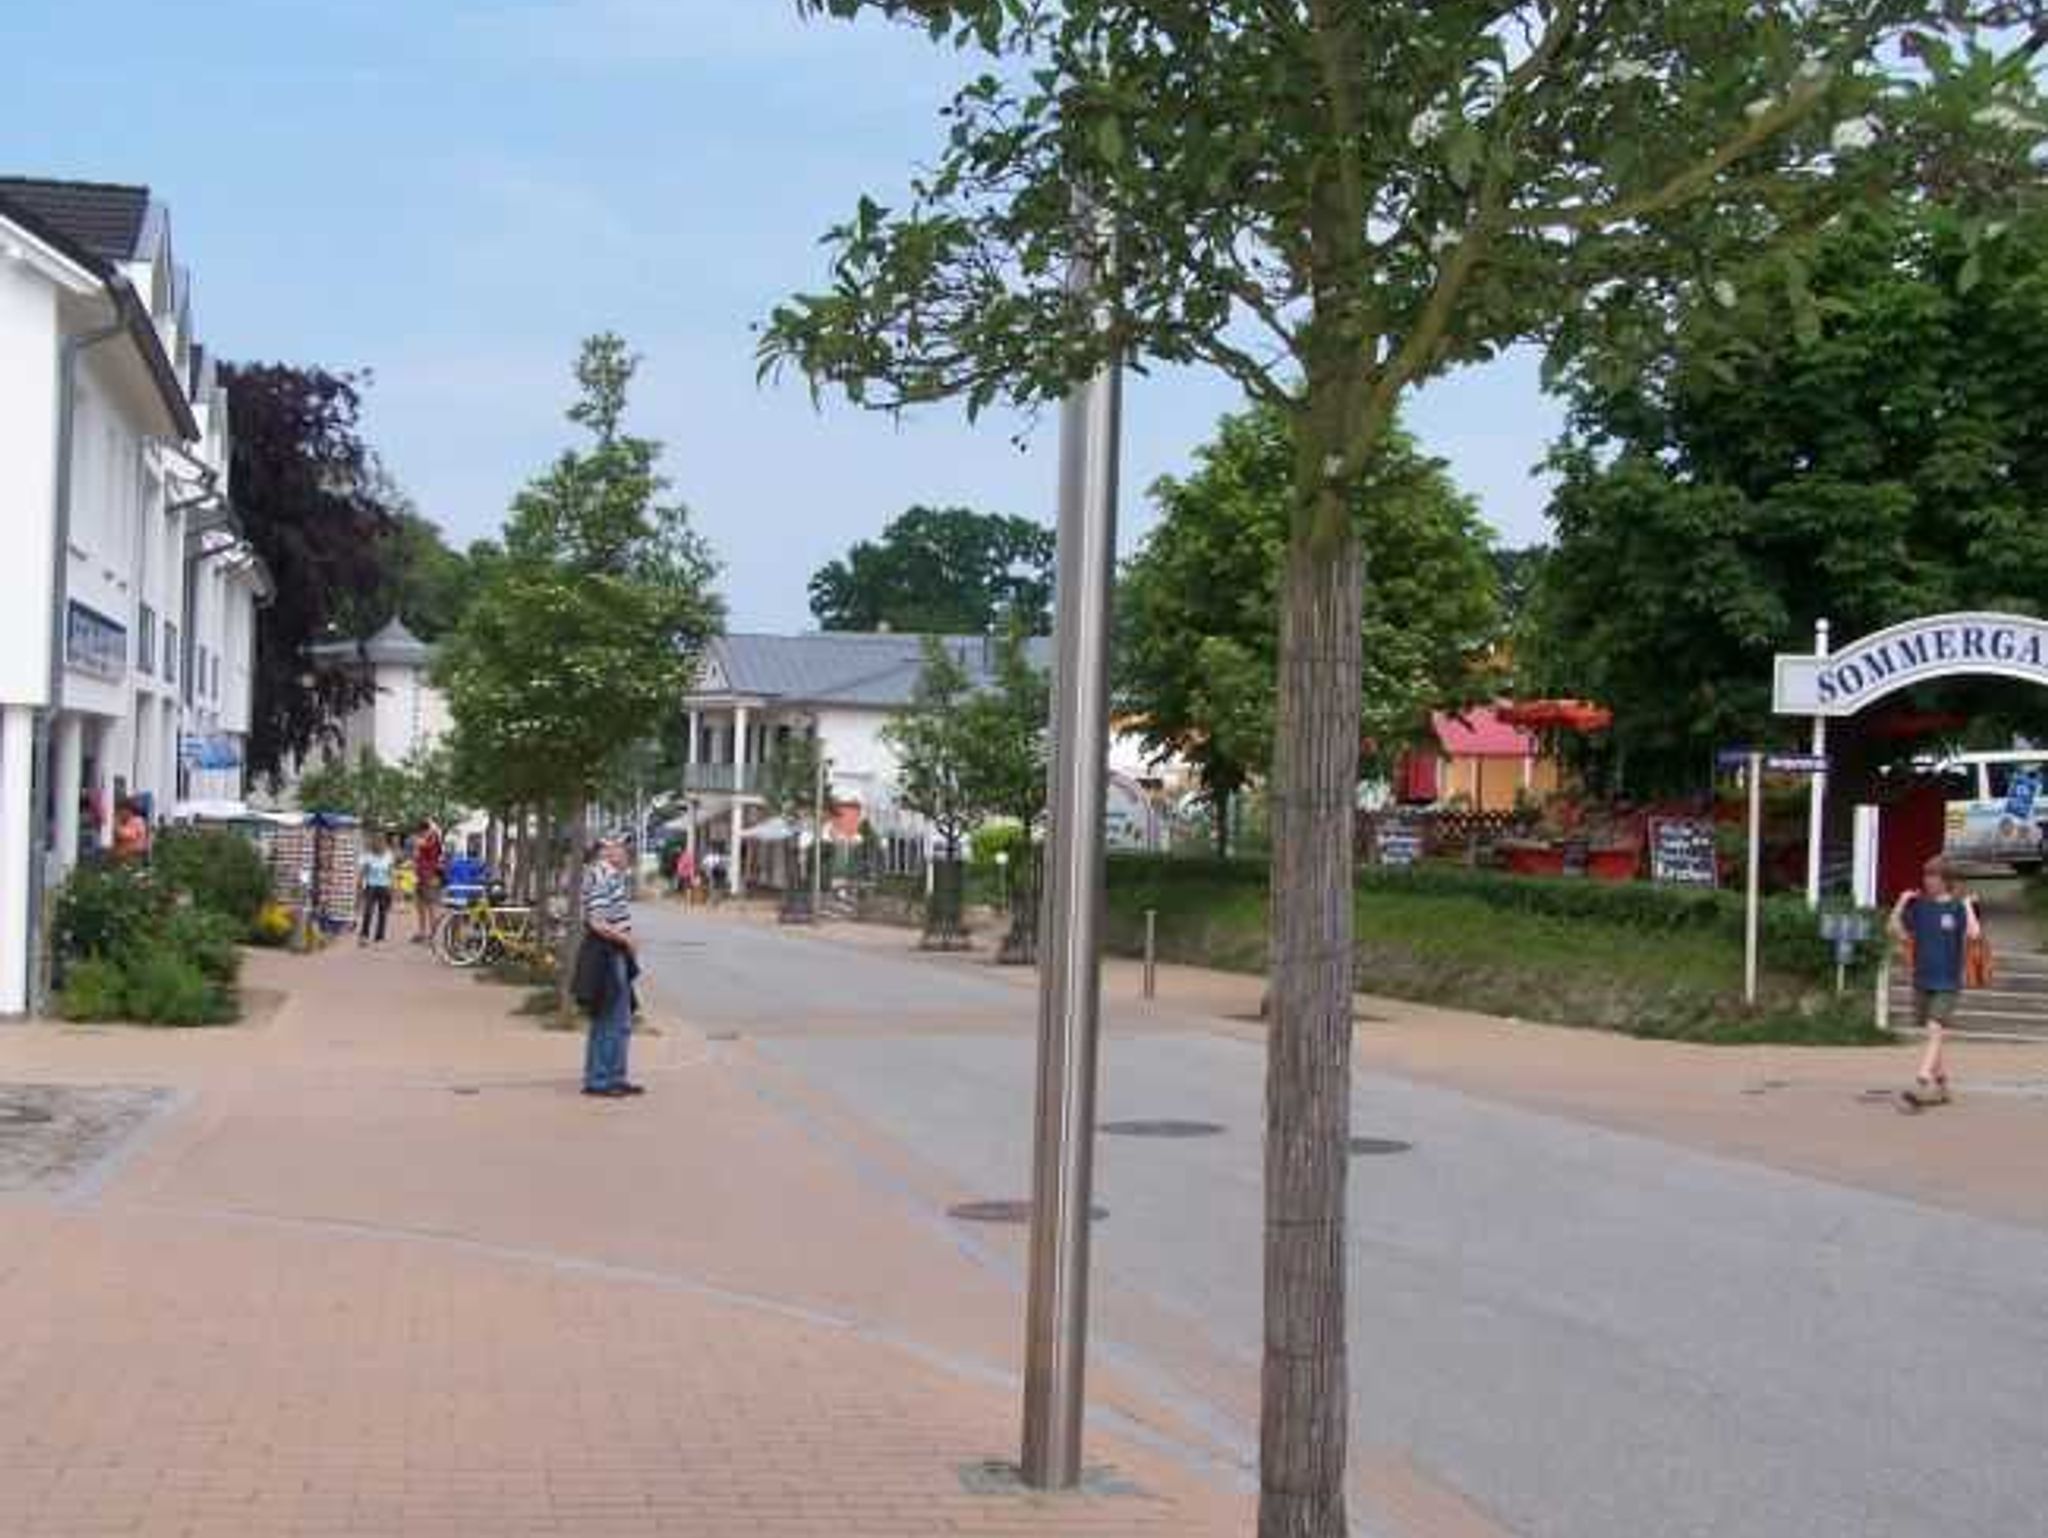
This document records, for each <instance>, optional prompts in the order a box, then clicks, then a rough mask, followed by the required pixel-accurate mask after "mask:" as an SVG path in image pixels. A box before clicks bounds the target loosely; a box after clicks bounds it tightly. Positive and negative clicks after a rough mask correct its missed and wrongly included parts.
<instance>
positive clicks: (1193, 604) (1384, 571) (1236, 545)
mask: <svg viewBox="0 0 2048 1538" xmlns="http://www.w3.org/2000/svg"><path fill="white" fill-rule="evenodd" d="M1197 458H1198V460H1199V467H1198V468H1197V469H1196V471H1195V473H1194V474H1192V475H1190V476H1189V477H1187V478H1186V479H1185V480H1176V479H1174V478H1172V477H1167V478H1164V479H1162V480H1160V481H1159V482H1158V483H1157V484H1156V485H1155V486H1154V487H1153V488H1152V496H1153V499H1154V501H1155V502H1157V503H1158V505H1159V509H1160V513H1161V519H1160V522H1159V524H1158V525H1157V526H1156V527H1155V528H1154V529H1153V531H1152V533H1151V534H1150V535H1149V536H1147V538H1146V541H1145V543H1144V545H1143V546H1142V547H1141V548H1140V550H1139V551H1138V553H1137V555H1135V556H1134V557H1133V558H1132V559H1131V561H1130V562H1129V564H1128V565H1127V566H1126V567H1125V570H1124V575H1123V581H1122V584H1121V587H1120V590H1119V604H1120V608H1119V613H1118V621H1119V624H1118V635H1119V646H1118V654H1117V677H1116V681H1117V703H1118V708H1119V709H1121V710H1123V711H1125V712H1127V713H1128V714H1129V715H1130V716H1131V717H1132V718H1133V719H1134V720H1135V721H1136V722H1137V724H1138V730H1139V732H1140V734H1141V735H1142V737H1143V739H1144V741H1145V743H1146V745H1147V746H1148V747H1149V748H1151V749H1152V750H1154V751H1157V752H1161V753H1166V752H1173V753H1178V754H1179V755H1180V756H1181V757H1183V758H1185V759H1186V760H1188V762H1189V763H1190V764H1192V765H1193V766H1194V768H1195V771H1196V773H1197V774H1198V775H1199V776H1200V778H1201V781H1202V787H1203V790H1204V791H1205V792H1206V794H1207V796H1208V800H1209V805H1210V810H1211V813H1212V816H1213V817H1214V822H1215V838H1216V849H1217V853H1219V854H1223V853H1226V852H1227V851H1228V829H1229V826H1230V803H1231V800H1232V798H1233V797H1234V796H1236V795H1237V794H1238V793H1239V792H1240V791H1242V790H1243V789H1244V788H1245V787H1246V785H1248V784H1249V783H1251V782H1252V781H1254V780H1256V779H1258V778H1260V777H1262V776H1264V775H1265V773H1266V772H1267V767H1268V765H1269V764H1270V763H1271V761H1272V751H1273V720H1274V688H1275V685H1274V679H1275V673H1276V667H1275V655H1274V653H1275V650H1276V645H1277V641H1278V634H1279V623H1278V615H1277V613H1276V595H1277V591H1278V588H1279V585H1280V575H1281V565H1282V561H1283V559H1284V553H1285V550H1286V545H1287V525H1288V516H1289V509H1290V508H1291V507H1292V505H1293V497H1294V493H1293V487H1292V475H1293V445H1292V442H1291V438H1290V434H1289V431H1288V426H1287V422H1286V420H1285V418H1284V417H1282V416H1281V414H1280V413H1279V412H1277V411H1274V410H1272V409H1270V408H1255V409H1254V410H1252V411H1249V412H1245V413H1242V414H1239V415H1235V416H1229V417H1225V418H1224V419H1223V421H1222V422H1221V423H1220V424H1219V425H1218V428H1217V433H1216V437H1215V439H1214V441H1213V442H1211V443H1209V444H1207V445H1206V446H1204V447H1203V448H1202V449H1200V450H1199V451H1198V452H1197ZM1356 517H1357V519H1358V524H1359V530H1360V537H1361V540H1362V542H1363V545H1364V549H1365V563H1366V569H1367V570H1368V571H1370V572H1372V573H1373V574H1374V578H1375V580H1374V581H1373V583H1372V584H1371V585H1370V586H1369V587H1368V588H1367V589H1366V591H1365V597H1364V603H1363V606H1362V613H1361V616H1360V626H1361V634H1362V641H1361V646H1360V654H1361V657H1362V659H1363V668H1362V671H1361V675H1360V681H1359V688H1360V694H1361V697H1362V706H1361V724H1362V727H1363V732H1364V737H1365V741H1366V743H1367V744H1368V745H1369V749H1368V753H1367V756H1372V754H1373V752H1375V751H1376V752H1377V753H1378V754H1379V755H1381V756H1384V755H1385V754H1386V753H1388V752H1390V751H1391V750H1393V749H1394V748H1396V747H1398V746H1399V745H1401V744H1403V743H1405V742H1407V741H1408V740H1410V739H1411V738H1413V737H1414V736H1415V735H1416V734H1417V733H1418V732H1419V731H1420V730H1421V729H1422V728H1423V726H1424V725H1425V724H1426V723H1427V719H1428V712H1429V711H1430V710H1431V709H1432V708H1433V707H1439V706H1450V705H1458V704H1465V703H1469V702H1470V701H1471V700H1473V699H1475V698H1477V697H1479V696H1480V695H1482V694H1483V693H1484V692H1485V684H1486V683H1487V682H1488V673H1487V669H1486V667H1485V666H1484V664H1485V661H1486V653H1487V651H1488V649H1489V647H1490V644H1491V643H1492V642H1493V640H1494V639H1495V636H1496V633H1497V630H1498V623H1499V622H1498V610H1497V605H1496V603H1495V596H1494V593H1495V576H1494V571H1493V567H1492V564H1491V561H1492V555H1491V551H1490V549H1489V542H1488V535H1487V532H1486V530H1485V528H1484V526H1483V525H1482V524H1481V523H1480V521H1479V514H1478V509H1477V507H1476V506H1475V505H1474V504H1473V502H1472V501H1471V499H1470V498H1468V497H1466V496H1463V495H1462V494H1460V493H1459V492H1458V490H1457V489H1456V487H1455V486H1454V485H1453V484H1452V483H1451V480H1450V477H1449V475H1448V474H1447V473H1446V472H1445V469H1444V466H1443V464H1442V463H1441V462H1440V461H1438V460H1434V459H1429V458H1426V457H1424V456H1423V455H1421V454H1420V453H1418V452H1417V451H1416V449H1415V447H1414V444H1413V443H1412V441H1411V440H1409V439H1408V437H1407V436H1406V435H1405V434H1402V433H1396V434H1394V435H1393V436H1391V437H1390V438H1389V440H1388V444H1387V447H1386V449H1385V451H1384V452H1383V453H1382V454H1381V456H1380V457H1379V458H1378V459H1377V460H1376V461H1375V462H1374V464H1373V466H1372V469H1371V471H1370V473H1369V475H1368V476H1367V478H1366V479H1365V480H1364V481H1363V482H1361V484H1360V486H1359V488H1358V492H1357V495H1356Z"/></svg>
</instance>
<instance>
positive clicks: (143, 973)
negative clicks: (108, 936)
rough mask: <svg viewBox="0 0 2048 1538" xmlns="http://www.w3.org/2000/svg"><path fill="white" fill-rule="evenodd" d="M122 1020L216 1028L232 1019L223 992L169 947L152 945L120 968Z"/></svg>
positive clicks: (229, 1005) (229, 1004)
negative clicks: (213, 1026)
mask: <svg viewBox="0 0 2048 1538" xmlns="http://www.w3.org/2000/svg"><path fill="white" fill-rule="evenodd" d="M121 971H122V974H123V977H124V980H125V981H124V986H123V988H122V1003H123V1005H124V1006H125V1010H124V1017H125V1018H127V1019H130V1020H134V1021H137V1022H140V1023H141V1024H144V1025H218V1024H220V1023H221V1022H223V1021H226V1020H232V1019H233V1018H234V1005H233V1001H232V1000H231V998H230V997H229V995H228V993H227V992H226V990H225V989H223V988H222V987H221V986H220V985H219V984H217V983H214V982H211V981H209V980H208V978H207V976H206V974H205V973H204V972H202V971H200V969H199V966H198V964H197V963H196V962H193V961H191V960H188V959H187V958H186V957H184V956H181V955H179V954H178V953H177V952H176V951H174V950H172V949H171V948H170V947H169V946H168V945H161V944H159V945H151V946H149V947H147V948H146V949H144V950H142V951H140V952H138V953H137V954H136V955H135V956H133V957H131V958H130V959H129V960H128V961H127V962H125V963H124V964H123V965H122V968H121Z"/></svg>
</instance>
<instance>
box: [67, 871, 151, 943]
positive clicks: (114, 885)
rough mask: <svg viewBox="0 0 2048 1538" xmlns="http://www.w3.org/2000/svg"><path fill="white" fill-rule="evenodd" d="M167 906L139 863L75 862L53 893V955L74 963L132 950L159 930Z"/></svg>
mask: <svg viewBox="0 0 2048 1538" xmlns="http://www.w3.org/2000/svg"><path fill="white" fill-rule="evenodd" d="M169 909H170V903H169V901H168V899H167V896H166V894H165V891H164V889H163V888H162V887H161V886H160V885H158V884H157V883H156V882H154V881H152V880H151V879H150V875H149V872H148V871H147V870H145V869H143V868H142V867H141V866H137V865H130V864H125V863H124V864H113V863H107V864H93V865H81V866H79V867H78V869H76V870H74V871H73V872H72V873H71V876H70V878H69V879H68V880H67V881H65V883H64V886H63V889H62V890H61V891H59V892H58V894H57V926H56V945H57V951H58V954H59V955H60V956H62V957H63V958H65V959H66V960H67V961H80V960H96V959H101V958H105V957H110V956H122V955H126V954H129V953H132V952H133V951H135V950H137V949H139V948H140V947H141V946H142V945H144V944H145V943H146V942H147V941H148V940H149V939H151V938H152V937H153V936H154V935H156V934H157V933H159V932H160V931H161V929H162V927H163V923H164V919H165V916H166V915H167V913H168V912H169Z"/></svg>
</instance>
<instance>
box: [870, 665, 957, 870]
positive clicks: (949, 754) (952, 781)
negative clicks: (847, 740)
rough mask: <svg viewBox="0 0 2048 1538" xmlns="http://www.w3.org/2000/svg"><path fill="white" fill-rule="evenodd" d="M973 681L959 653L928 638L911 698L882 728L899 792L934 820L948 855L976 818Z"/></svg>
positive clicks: (952, 855)
mask: <svg viewBox="0 0 2048 1538" xmlns="http://www.w3.org/2000/svg"><path fill="white" fill-rule="evenodd" d="M971 685H972V681H971V680H970V679H969V677H968V675H967V670H966V668H964V667H962V666H961V664H960V659H959V658H958V657H956V656H954V655H953V653H952V651H951V650H950V649H949V648H948V647H947V646H946V644H945V643H944V642H943V641H941V640H940V639H939V638H938V637H937V636H935V635H930V634H927V635H926V636H925V638H924V666H923V668H922V669H921V670H920V671H919V673H918V676H917V687H916V688H915V690H914V691H913V692H912V694H911V698H910V704H909V705H908V706H907V707H905V708H904V709H903V710H900V711H898V712H897V713H896V714H895V715H894V716H893V717H891V718H890V721H889V723H888V725H886V726H885V727H883V728H882V736H883V740H884V741H886V742H887V743H888V744H889V747H890V749H891V750H892V751H893V752H894V753H895V755H896V793H897V798H898V799H899V800H900V801H901V802H902V804H903V806H904V807H905V808H906V809H908V810H909V811H912V812H915V813H916V814H917V815H918V816H920V817H922V818H923V819H924V820H925V821H926V822H928V823H930V824H931V826H932V831H933V832H934V833H936V834H937V835H938V836H939V842H940V843H941V844H942V845H944V846H945V849H946V857H947V858H948V859H949V860H956V859H958V858H959V857H960V841H961V839H962V838H964V837H965V836H966V834H967V832H968V830H969V829H971V828H972V827H973V826H974V823H975V810H974V806H973V804H972V802H971V801H970V799H969V797H968V792H967V789H966V787H965V785H964V783H963V782H964V779H965V776H966V774H967V767H966V766H967V761H968V754H969V749H970V744H969V743H968V741H967V732H968V729H969V726H968V721H967V717H966V705H967V701H968V698H969V695H970V691H971Z"/></svg>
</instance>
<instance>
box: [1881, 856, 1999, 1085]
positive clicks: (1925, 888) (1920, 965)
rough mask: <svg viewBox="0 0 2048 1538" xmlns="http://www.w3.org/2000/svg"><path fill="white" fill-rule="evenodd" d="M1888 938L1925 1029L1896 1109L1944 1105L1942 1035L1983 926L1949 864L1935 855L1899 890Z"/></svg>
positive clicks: (1917, 1021)
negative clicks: (1910, 888) (1915, 887)
mask: <svg viewBox="0 0 2048 1538" xmlns="http://www.w3.org/2000/svg"><path fill="white" fill-rule="evenodd" d="M1890 928H1891V932H1892V938H1893V939H1895V940H1897V941H1898V942H1899V943H1900V944H1901V945H1902V946H1904V947H1905V948H1906V950H1907V952H1908V954H1909V955H1910V956H1911V957H1912V966H1913V1022H1914V1024H1916V1025H1918V1026H1920V1027H1921V1028H1922V1029H1923V1030H1925V1031H1926V1032H1927V1050H1926V1051H1925V1052H1924V1053H1923V1054H1922V1055H1921V1058H1920V1072H1919V1074H1918V1075H1917V1076H1916V1077H1915V1079H1914V1082H1913V1087H1912V1088H1911V1089H1908V1090H1903V1091H1901V1092H1900V1094H1899V1109H1900V1110H1903V1111H1918V1110H1921V1109H1923V1108H1924V1107H1926V1106H1932V1105H1947V1104H1948V1065H1947V1063H1946V1061H1945V1060H1944V1058H1943V1055H1942V1053H1943V1047H1944V1045H1945V1041H1944V1038H1945V1037H1946V1035H1947V1032H1948V1027H1949V1026H1950V1025H1952V1024H1953V1023H1954V1022H1955V1012H1956V1001H1957V999H1958V998H1959V997H1960V996H1961V994H1962V991H1963V986H1964V983H1965V981H1966V978H1965V972H1966V969H1967V966H1968V963H1969V959H1970V950H1971V948H1972V947H1973V946H1977V945H1980V944H1981V943H1982V941H1983V938H1984V929H1983V926H1982V924H1981V923H1980V922H1979V921H1978V918H1977V905H1976V904H1975V903H1974V902H1972V901H1970V899H1969V898H1967V897H1965V896H1963V895H1962V893H1961V892H1960V891H1959V890H1958V889H1957V886H1956V880H1955V872H1954V869H1953V867H1951V866H1950V864H1949V862H1948V861H1947V860H1945V859H1942V858H1940V857H1939V856H1936V857H1935V858H1934V859H1932V860H1929V861H1928V862H1927V866H1926V869H1925V870H1924V871H1923V872H1922V873H1921V877H1920V890H1919V891H1917V892H1901V893H1900V894H1899V900H1898V902H1897V903H1895V904H1894V905H1893V907H1892V916H1891V925H1890Z"/></svg>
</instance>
